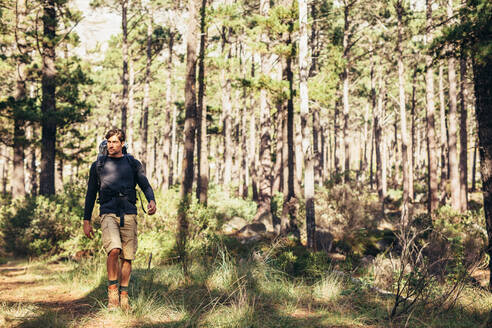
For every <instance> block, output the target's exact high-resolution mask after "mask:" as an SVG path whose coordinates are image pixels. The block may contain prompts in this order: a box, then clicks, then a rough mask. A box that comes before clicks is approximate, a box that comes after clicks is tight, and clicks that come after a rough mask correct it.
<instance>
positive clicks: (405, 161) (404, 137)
mask: <svg viewBox="0 0 492 328" xmlns="http://www.w3.org/2000/svg"><path fill="white" fill-rule="evenodd" d="M396 11H397V15H398V41H397V46H396V51H397V53H398V89H399V96H400V97H399V102H400V130H401V164H402V171H403V172H402V173H403V203H402V207H403V209H402V216H401V220H402V223H403V224H405V225H406V224H407V223H408V214H409V213H408V206H409V203H410V197H411V196H410V193H409V181H410V179H409V166H410V165H409V164H410V163H409V162H410V161H409V155H410V154H409V152H408V131H407V114H406V100H405V70H404V66H403V50H402V42H403V11H404V8H403V3H402V0H399V1H398V2H397V3H396ZM395 141H396V140H395ZM395 171H397V169H396V168H395ZM395 174H396V172H395Z"/></svg>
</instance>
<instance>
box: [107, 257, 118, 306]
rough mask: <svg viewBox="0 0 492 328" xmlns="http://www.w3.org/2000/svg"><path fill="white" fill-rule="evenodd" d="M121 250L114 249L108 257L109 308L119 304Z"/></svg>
mask: <svg viewBox="0 0 492 328" xmlns="http://www.w3.org/2000/svg"><path fill="white" fill-rule="evenodd" d="M120 252H121V250H120V249H119V248H114V249H112V250H111V251H110V252H109V254H108V258H107V259H106V267H107V270H108V280H109V286H108V308H110V309H111V308H116V307H118V305H119V295H118V284H117V282H118V271H119V265H118V257H119V256H120Z"/></svg>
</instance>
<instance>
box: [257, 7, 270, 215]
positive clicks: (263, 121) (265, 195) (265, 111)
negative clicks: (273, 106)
mask: <svg viewBox="0 0 492 328" xmlns="http://www.w3.org/2000/svg"><path fill="white" fill-rule="evenodd" d="M269 10H270V2H269V1H268V0H260V14H261V15H262V16H263V17H267V16H268V11H269ZM261 38H262V42H264V43H265V44H269V40H268V35H267V33H266V32H263V33H262V36H261ZM268 56H269V55H261V73H262V74H264V75H267V73H268V69H269V64H270V63H269V58H268ZM267 96H268V93H267V89H266V88H262V89H261V90H260V152H259V156H260V165H259V167H258V177H259V182H260V190H259V204H258V211H257V214H256V217H255V218H259V217H260V216H261V215H262V214H263V213H265V212H270V211H271V199H272V161H271V151H270V147H271V135H270V126H271V122H270V108H269V107H268V101H267Z"/></svg>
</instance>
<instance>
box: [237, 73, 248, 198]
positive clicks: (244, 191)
mask: <svg viewBox="0 0 492 328" xmlns="http://www.w3.org/2000/svg"><path fill="white" fill-rule="evenodd" d="M244 79H246V73H245V72H244ZM242 98H243V110H242V112H241V155H242V156H241V181H242V188H240V190H239V192H240V193H241V195H242V198H243V199H247V198H248V186H249V180H250V179H249V171H248V163H249V158H248V156H249V154H248V151H247V149H248V137H247V124H248V122H247V113H248V106H247V99H248V94H247V88H246V86H244V87H243V96H242Z"/></svg>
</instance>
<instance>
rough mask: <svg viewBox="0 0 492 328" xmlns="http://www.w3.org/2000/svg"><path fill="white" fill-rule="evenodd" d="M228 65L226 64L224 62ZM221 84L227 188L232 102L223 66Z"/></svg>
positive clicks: (226, 74) (230, 164)
mask: <svg viewBox="0 0 492 328" xmlns="http://www.w3.org/2000/svg"><path fill="white" fill-rule="evenodd" d="M225 56H226V59H225V60H226V62H228V60H229V56H230V55H229V54H226V55H225ZM225 66H228V64H225ZM220 75H221V85H222V88H221V89H222V115H223V121H222V132H223V136H224V137H223V142H224V179H223V182H224V187H225V188H226V190H228V189H229V186H230V184H231V179H232V152H233V151H234V149H233V147H232V117H231V116H232V103H231V80H230V78H229V76H230V71H229V69H226V68H225V67H223V68H222V70H221V74H220Z"/></svg>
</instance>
